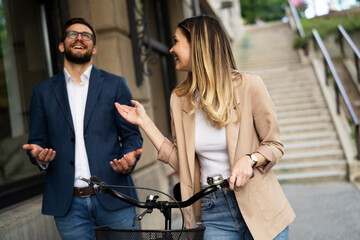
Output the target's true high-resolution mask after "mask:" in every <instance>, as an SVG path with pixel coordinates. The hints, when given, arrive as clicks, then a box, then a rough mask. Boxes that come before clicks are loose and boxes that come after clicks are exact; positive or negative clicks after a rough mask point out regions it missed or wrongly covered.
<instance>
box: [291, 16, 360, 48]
mask: <svg viewBox="0 0 360 240" xmlns="http://www.w3.org/2000/svg"><path fill="white" fill-rule="evenodd" d="M300 21H301V25H302V27H303V29H304V32H305V38H304V39H302V38H301V37H300V36H297V37H296V38H295V39H294V43H293V46H294V48H295V49H298V48H303V47H305V46H306V44H307V42H308V41H309V40H310V39H311V38H312V29H313V28H315V29H316V30H317V31H318V33H319V35H320V37H321V38H325V37H327V36H329V35H331V34H337V32H338V27H337V26H338V25H339V24H340V25H342V26H343V27H344V29H345V30H346V31H347V32H348V33H351V32H355V31H359V30H360V14H359V13H353V14H344V15H342V16H329V15H325V16H319V17H315V18H311V19H306V18H302V19H300Z"/></svg>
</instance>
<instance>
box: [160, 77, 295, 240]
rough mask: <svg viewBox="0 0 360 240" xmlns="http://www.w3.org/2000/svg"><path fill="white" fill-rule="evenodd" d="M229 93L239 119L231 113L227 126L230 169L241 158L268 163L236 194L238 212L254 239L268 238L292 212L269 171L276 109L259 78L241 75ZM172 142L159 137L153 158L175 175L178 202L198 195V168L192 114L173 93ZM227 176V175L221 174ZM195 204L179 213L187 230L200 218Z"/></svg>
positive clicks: (275, 156) (275, 157)
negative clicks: (248, 156) (256, 158)
mask: <svg viewBox="0 0 360 240" xmlns="http://www.w3.org/2000/svg"><path fill="white" fill-rule="evenodd" d="M234 94H235V98H236V102H237V104H238V106H239V107H240V110H241V121H240V123H237V120H238V117H237V114H236V110H235V109H234V110H233V111H234V112H233V114H232V121H231V123H229V124H228V125H227V126H226V138H227V143H228V152H229V160H230V167H232V166H233V165H234V163H235V162H236V161H238V160H239V159H240V158H241V157H242V156H244V155H245V154H248V153H254V152H259V153H261V154H262V155H263V156H264V157H265V158H266V159H267V160H268V163H267V164H266V165H265V166H260V167H257V168H256V169H255V170H254V173H255V176H254V178H252V179H251V180H250V181H249V182H248V183H247V184H246V186H245V187H242V188H240V189H238V190H236V191H235V195H236V199H237V202H238V205H239V208H240V211H241V213H242V215H243V217H244V219H245V222H246V224H247V226H248V228H249V230H250V232H251V234H252V236H253V238H254V239H261V240H264V239H273V238H275V237H276V236H277V235H278V234H279V233H280V232H281V231H282V230H283V229H285V227H287V226H288V225H289V224H290V223H291V222H292V221H293V220H294V219H295V213H294V212H293V210H292V208H291V206H290V204H289V202H288V200H287V199H286V197H285V195H284V193H283V191H282V189H281V186H280V184H279V182H278V181H277V179H276V177H275V175H274V173H273V171H272V170H271V168H272V167H273V166H274V165H275V164H276V163H277V162H278V161H279V159H280V158H281V156H282V155H283V145H282V143H281V141H280V136H279V127H278V123H277V118H276V113H275V108H274V105H273V103H272V100H271V98H270V96H269V94H268V92H267V89H266V87H265V85H264V83H263V81H262V80H261V78H260V77H259V76H256V75H252V74H250V73H240V74H239V76H238V77H237V79H236V80H235V81H234ZM170 108H171V119H172V121H171V122H172V125H171V128H172V137H173V139H172V142H170V141H169V140H167V139H166V138H165V139H164V142H163V143H162V145H161V147H160V149H159V154H158V159H159V160H161V161H163V162H165V163H168V164H170V165H171V167H173V168H174V169H175V171H177V172H178V173H179V176H180V183H181V195H182V199H184V200H186V199H188V198H190V197H191V196H192V195H193V194H194V193H196V192H198V191H200V165H199V161H198V159H197V157H196V154H195V114H190V112H191V105H190V103H189V102H188V101H187V99H186V98H185V97H179V96H177V95H176V94H174V93H173V94H172V96H171V100H170ZM224 177H228V176H224ZM200 214H201V209H200V201H198V202H197V203H195V204H194V205H193V206H192V207H187V208H185V209H184V215H185V223H186V227H187V228H192V227H194V226H195V223H196V222H197V221H199V220H200Z"/></svg>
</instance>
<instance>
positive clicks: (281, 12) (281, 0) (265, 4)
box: [239, 0, 288, 23]
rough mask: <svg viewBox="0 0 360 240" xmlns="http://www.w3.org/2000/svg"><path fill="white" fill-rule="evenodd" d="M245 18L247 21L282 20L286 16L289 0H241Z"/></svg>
mask: <svg viewBox="0 0 360 240" xmlns="http://www.w3.org/2000/svg"><path fill="white" fill-rule="evenodd" d="M239 1H240V6H241V13H242V17H243V19H244V20H245V21H246V22H247V23H255V20H256V19H261V20H262V21H274V20H280V19H282V18H283V17H284V16H285V7H286V5H287V4H288V1H287V0H239Z"/></svg>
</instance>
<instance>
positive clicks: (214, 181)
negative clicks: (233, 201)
mask: <svg viewBox="0 0 360 240" xmlns="http://www.w3.org/2000/svg"><path fill="white" fill-rule="evenodd" d="M223 181H224V178H223V176H222V175H221V174H218V175H214V176H212V177H207V183H208V184H209V185H211V186H214V185H220V184H221V183H222V182H223Z"/></svg>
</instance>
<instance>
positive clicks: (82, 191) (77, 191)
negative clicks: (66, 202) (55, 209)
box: [74, 187, 95, 198]
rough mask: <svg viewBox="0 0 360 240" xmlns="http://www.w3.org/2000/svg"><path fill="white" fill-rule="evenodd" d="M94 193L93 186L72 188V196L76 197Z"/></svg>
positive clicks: (88, 195)
mask: <svg viewBox="0 0 360 240" xmlns="http://www.w3.org/2000/svg"><path fill="white" fill-rule="evenodd" d="M94 194H95V190H94V187H85V188H74V196H77V197H81V198H83V197H90V196H92V195H94Z"/></svg>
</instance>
